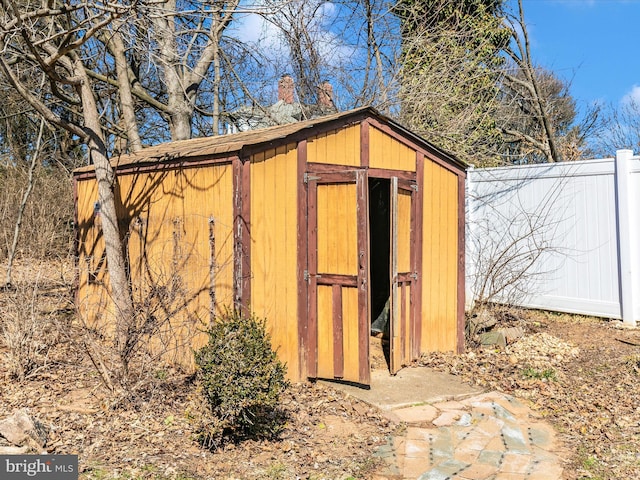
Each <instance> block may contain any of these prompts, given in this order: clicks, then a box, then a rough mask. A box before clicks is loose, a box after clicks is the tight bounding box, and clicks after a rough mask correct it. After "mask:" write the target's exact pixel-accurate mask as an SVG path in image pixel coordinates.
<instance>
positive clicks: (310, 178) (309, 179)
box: [304, 172, 320, 183]
mask: <svg viewBox="0 0 640 480" xmlns="http://www.w3.org/2000/svg"><path fill="white" fill-rule="evenodd" d="M314 180H320V177H318V176H317V175H311V174H309V173H307V172H305V174H304V183H309V182H313V181H314Z"/></svg>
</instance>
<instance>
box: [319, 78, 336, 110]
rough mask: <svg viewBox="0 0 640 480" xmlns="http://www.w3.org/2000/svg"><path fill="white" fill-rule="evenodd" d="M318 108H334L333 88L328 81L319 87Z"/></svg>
mask: <svg viewBox="0 0 640 480" xmlns="http://www.w3.org/2000/svg"><path fill="white" fill-rule="evenodd" d="M318 106H320V107H325V108H334V105H333V86H332V85H331V84H330V83H329V82H327V81H326V80H325V81H324V82H322V83H321V84H320V85H319V86H318Z"/></svg>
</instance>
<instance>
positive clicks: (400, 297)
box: [306, 170, 417, 385]
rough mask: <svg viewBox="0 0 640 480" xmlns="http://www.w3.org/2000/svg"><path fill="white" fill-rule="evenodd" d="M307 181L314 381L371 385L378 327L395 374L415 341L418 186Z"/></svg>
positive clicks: (356, 173) (349, 178)
mask: <svg viewBox="0 0 640 480" xmlns="http://www.w3.org/2000/svg"><path fill="white" fill-rule="evenodd" d="M306 178H307V183H308V216H307V226H308V242H309V243H308V258H307V265H308V270H307V274H306V276H307V278H308V285H309V290H308V292H309V305H308V338H307V340H308V346H309V349H308V358H309V361H308V376H309V378H324V379H335V380H342V381H347V382H353V383H359V384H364V385H368V384H369V381H370V370H371V357H370V347H371V340H372V337H371V331H372V328H373V327H374V324H375V326H376V327H377V328H378V329H379V330H380V331H381V332H382V335H381V338H379V339H377V338H376V340H378V341H380V343H381V346H382V347H383V352H384V356H385V363H386V365H385V366H386V368H388V370H389V372H390V373H391V374H395V373H396V372H397V371H398V370H400V369H401V368H402V367H403V366H405V365H407V364H408V362H409V360H410V357H411V348H412V345H413V344H414V342H415V339H414V335H415V333H416V329H415V319H416V315H415V313H414V305H415V302H414V300H413V296H414V295H415V292H416V288H415V280H416V279H417V274H416V270H415V261H414V260H415V256H414V254H415V248H414V247H413V245H414V244H415V242H414V239H413V235H414V232H415V224H414V215H415V211H414V208H415V203H414V201H413V197H414V196H413V194H414V192H415V189H414V187H415V182H411V181H409V180H406V179H400V180H399V179H398V178H397V177H394V176H389V177H386V178H384V177H383V178H378V177H371V178H369V176H368V175H367V172H366V170H347V171H339V172H323V173H319V174H317V175H307V177H306ZM378 320H379V321H378Z"/></svg>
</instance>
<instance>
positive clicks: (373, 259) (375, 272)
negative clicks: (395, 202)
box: [368, 178, 391, 369]
mask: <svg viewBox="0 0 640 480" xmlns="http://www.w3.org/2000/svg"><path fill="white" fill-rule="evenodd" d="M368 186H369V258H370V260H369V275H370V277H369V285H370V294H371V337H372V338H371V340H370V355H371V366H372V368H382V367H383V365H381V364H382V363H383V360H384V364H386V368H387V369H389V367H390V351H389V347H390V342H389V333H390V326H389V311H390V300H391V196H390V187H391V181H390V180H389V179H387V178H369V185H368Z"/></svg>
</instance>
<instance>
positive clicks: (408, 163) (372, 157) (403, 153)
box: [369, 126, 416, 172]
mask: <svg viewBox="0 0 640 480" xmlns="http://www.w3.org/2000/svg"><path fill="white" fill-rule="evenodd" d="M369 166H370V167H371V168H385V169H388V170H402V171H405V172H415V171H416V152H415V150H413V149H411V148H409V147H407V146H406V145H403V144H402V143H400V142H399V141H398V140H396V139H395V138H393V137H392V136H390V135H388V134H386V133H385V132H383V131H381V130H378V129H377V128H375V127H373V126H371V127H369Z"/></svg>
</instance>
